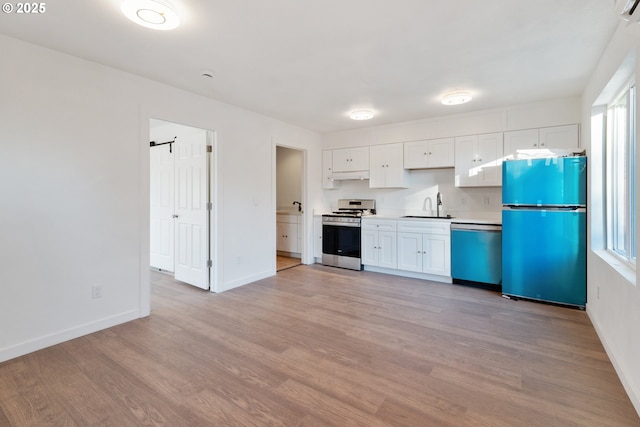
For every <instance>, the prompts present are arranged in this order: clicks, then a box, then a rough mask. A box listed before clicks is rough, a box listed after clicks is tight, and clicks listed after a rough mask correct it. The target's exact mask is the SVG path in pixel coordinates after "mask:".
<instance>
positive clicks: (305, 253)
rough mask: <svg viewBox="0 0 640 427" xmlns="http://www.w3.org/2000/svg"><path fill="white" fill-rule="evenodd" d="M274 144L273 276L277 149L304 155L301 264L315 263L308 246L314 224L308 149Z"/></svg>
mask: <svg viewBox="0 0 640 427" xmlns="http://www.w3.org/2000/svg"><path fill="white" fill-rule="evenodd" d="M271 142H272V144H271V145H272V147H271V224H272V225H271V227H272V229H273V232H272V233H271V235H272V236H273V244H272V246H273V248H272V251H273V254H274V257H273V261H272V263H273V267H272V269H273V274H275V273H276V270H277V268H276V257H275V254H276V253H277V243H276V236H277V231H276V211H277V208H278V200H277V196H276V191H277V177H276V173H277V167H276V166H277V162H276V155H277V147H283V148H289V149H291V150H296V151H300V152H301V153H302V172H301V177H300V180H301V189H302V194H301V200H300V201H301V202H302V215H301V217H302V247H301V248H300V262H302V264H313V261H309V259H308V258H309V255H310V254H311V255H313V249H312V248H311V249H309V248H308V245H309V242H311V241H312V239H310V238H309V232H310V230H311V225H312V224H313V222H312V221H311V220H310V218H311V211H310V210H309V203H308V202H309V197H308V181H307V170H308V169H307V168H308V158H309V151H308V150H307V149H306V148H301V147H299V146H296V145H294V144H288V143H286V142H283V141H279V140H276V139H275V138H272V139H271Z"/></svg>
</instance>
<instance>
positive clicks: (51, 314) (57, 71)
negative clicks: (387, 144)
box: [0, 36, 322, 361]
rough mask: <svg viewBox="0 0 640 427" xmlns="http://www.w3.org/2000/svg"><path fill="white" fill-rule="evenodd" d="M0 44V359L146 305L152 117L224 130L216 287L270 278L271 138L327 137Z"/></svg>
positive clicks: (315, 140) (312, 197)
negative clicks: (95, 292) (98, 291)
mask: <svg viewBox="0 0 640 427" xmlns="http://www.w3.org/2000/svg"><path fill="white" fill-rule="evenodd" d="M0 51H1V52H2V53H3V55H2V63H3V65H2V67H0V93H2V96H1V97H0V117H1V119H0V138H1V139H0V141H1V142H0V146H1V148H2V155H0V196H1V197H2V200H3V204H2V209H0V236H1V238H2V245H0V284H1V289H2V298H0V324H1V325H3V327H2V328H0V361H2V360H7V359H10V358H12V357H15V356H18V355H21V354H25V353H28V352H30V351H33V350H36V349H39V348H43V347H45V346H48V345H52V344H55V343H58V342H61V341H64V340H66V339H70V338H74V337H77V336H80V335H83V334H86V333H90V332H93V331H96V330H99V329H102V328H105V327H109V326H111V325H114V324H117V323H121V322H124V321H127V320H131V319H135V318H137V317H141V316H145V315H147V314H148V313H149V310H150V307H149V301H150V299H149V270H148V268H149V119H150V118H158V119H162V120H167V121H172V122H176V123H182V124H185V125H189V126H194V127H199V128H203V129H211V130H214V131H215V132H216V138H217V147H218V151H219V152H218V156H217V159H218V163H217V165H216V170H217V171H218V177H217V178H218V179H217V187H216V189H215V191H216V192H217V199H218V202H219V203H218V205H217V206H216V207H214V209H216V216H217V218H218V220H217V224H215V227H216V228H217V234H218V236H219V239H218V241H217V245H218V247H217V249H218V250H217V254H218V260H217V261H218V264H217V265H218V268H217V269H216V271H215V273H214V274H216V276H217V278H218V284H219V290H225V289H230V288H232V287H235V286H239V285H242V284H245V283H248V282H251V281H253V280H254V279H256V278H261V277H265V276H268V275H271V274H274V273H275V259H274V256H273V254H274V253H275V235H276V233H275V194H274V187H275V183H274V177H275V173H274V170H273V169H274V166H273V165H274V164H275V160H274V158H273V155H274V153H275V150H274V149H273V144H274V140H278V141H286V145H288V146H293V147H299V148H301V149H304V150H306V152H307V153H308V157H309V158H316V159H319V158H320V145H321V138H320V136H319V135H317V134H315V133H313V132H309V131H306V130H304V129H300V128H296V127H293V126H290V125H287V124H284V123H282V122H279V121H276V120H274V119H271V118H268V117H264V116H261V115H258V114H255V113H251V112H248V111H246V110H242V109H240V108H236V107H232V106H229V105H226V104H222V103H219V102H216V101H212V100H210V99H207V98H204V97H200V96H196V95H194V94H191V93H187V92H184V91H181V90H178V89H175V88H171V87H168V86H165V85H162V84H159V83H156V82H153V81H150V80H147V79H144V78H141V77H137V76H133V75H130V74H127V73H123V72H120V71H117V70H114V69H111V68H108V67H104V66H102V65H99V64H96V63H91V62H87V61H84V60H81V59H78V58H74V57H71V56H67V55H64V54H61V53H58V52H55V51H51V50H48V49H44V48H40V47H37V46H34V45H30V44H27V43H24V42H21V41H17V40H14V39H11V38H7V37H4V36H0ZM307 171H308V174H309V175H308V176H306V177H305V181H306V183H307V184H308V190H307V192H308V194H307V198H308V200H309V201H310V202H311V203H313V204H318V203H321V200H322V196H321V189H320V185H321V183H320V179H319V178H318V177H319V176H320V165H319V163H318V164H317V165H316V164H311V165H310V167H308V168H307ZM311 174H313V176H312V175H311ZM311 177H312V178H313V179H311ZM308 233H309V234H310V233H311V230H310V231H309V232H308ZM247 242H251V244H247ZM306 242H308V243H310V242H311V238H308V239H307V240H306ZM308 243H307V244H308ZM307 253H312V250H311V248H309V249H308V250H307ZM94 284H97V285H100V286H102V290H103V291H102V298H100V299H95V300H92V299H91V286H92V285H94Z"/></svg>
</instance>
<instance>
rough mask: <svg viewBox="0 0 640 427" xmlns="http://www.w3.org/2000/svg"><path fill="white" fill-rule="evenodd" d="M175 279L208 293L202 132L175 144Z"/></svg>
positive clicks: (181, 138)
mask: <svg viewBox="0 0 640 427" xmlns="http://www.w3.org/2000/svg"><path fill="white" fill-rule="evenodd" d="M175 145H176V168H175V170H176V176H177V183H176V201H177V203H176V215H177V219H176V228H175V230H176V233H175V234H176V237H175V238H176V240H177V244H176V269H175V278H176V279H177V280H180V281H182V282H186V283H189V284H191V285H194V286H197V287H199V288H202V289H209V268H208V265H207V261H208V259H209V256H208V255H209V245H208V239H207V236H208V233H209V220H208V219H209V211H208V210H207V206H206V205H207V201H208V198H207V196H208V179H209V177H208V174H207V170H208V169H207V168H208V157H207V136H206V131H204V130H202V131H198V132H195V133H192V134H188V135H185V136H182V137H180V138H178V140H176V144H175Z"/></svg>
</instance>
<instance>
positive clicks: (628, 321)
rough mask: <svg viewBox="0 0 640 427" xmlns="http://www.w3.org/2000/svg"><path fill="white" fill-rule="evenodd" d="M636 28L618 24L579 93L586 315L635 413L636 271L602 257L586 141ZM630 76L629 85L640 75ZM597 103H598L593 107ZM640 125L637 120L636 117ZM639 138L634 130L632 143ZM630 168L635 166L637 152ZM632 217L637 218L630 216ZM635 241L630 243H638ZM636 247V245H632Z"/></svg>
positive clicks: (639, 42)
mask: <svg viewBox="0 0 640 427" xmlns="http://www.w3.org/2000/svg"><path fill="white" fill-rule="evenodd" d="M639 48H640V25H637V24H636V25H632V26H629V27H626V26H625V25H624V24H622V25H621V26H620V27H619V28H618V30H617V32H616V33H615V35H614V37H613V39H612V41H611V43H610V44H609V46H608V47H607V49H606V51H605V53H604V55H603V57H602V58H601V60H600V63H599V64H598V66H597V68H596V70H595V71H594V73H593V75H592V77H591V80H590V82H589V83H588V85H587V87H586V88H585V91H584V93H583V99H582V116H583V117H582V126H583V135H584V139H583V141H585V142H586V143H587V144H588V146H589V151H588V155H589V159H590V160H589V161H590V168H589V170H590V179H591V181H590V185H589V188H590V194H589V208H590V218H591V220H590V221H589V235H590V237H591V239H590V245H589V251H588V258H587V265H588V275H587V299H588V303H587V313H588V314H589V317H590V318H591V321H592V322H593V324H594V326H595V328H596V331H597V332H598V335H599V336H600V339H601V341H602V343H603V345H604V347H605V349H606V351H607V354H608V355H609V358H610V359H611V361H612V363H613V365H614V367H615V368H616V371H617V372H618V375H619V377H620V379H621V380H622V383H623V384H624V386H625V389H626V390H627V393H628V394H629V396H630V398H631V400H632V402H633V404H634V405H635V408H636V410H637V411H638V413H640V286H639V285H638V283H637V278H636V271H635V270H634V269H625V268H624V267H623V266H622V265H620V263H618V262H616V261H615V259H613V258H612V257H611V256H607V254H606V253H605V252H604V251H603V247H604V243H603V239H602V236H603V233H602V224H603V218H604V216H603V213H602V209H601V208H602V206H603V192H602V188H603V187H602V173H601V172H600V170H602V162H603V156H602V153H601V150H600V147H597V143H596V141H595V139H594V141H593V144H592V141H591V137H590V133H591V131H590V128H591V126H590V125H591V114H592V106H593V105H594V103H595V102H596V100H597V99H598V97H599V96H600V94H601V92H602V91H603V89H605V87H606V86H607V83H608V82H609V81H610V80H611V79H612V77H614V75H615V74H616V71H617V70H618V69H619V67H620V66H621V64H622V63H623V61H624V60H625V58H628V57H629V55H630V54H631V55H632V56H633V54H634V53H635V57H636V58H638V57H640V56H639V55H640V51H639ZM637 66H638V64H637V62H636V70H635V80H636V82H640V73H639V72H638V69H637ZM599 102H600V100H599V101H598V103H599ZM636 121H637V122H638V123H640V117H638V116H637V117H636ZM639 138H640V134H638V130H637V129H636V140H638V139H639ZM637 155H638V156H639V157H637V158H636V164H640V151H638V153H637ZM636 191H637V192H636V199H638V198H640V185H638V182H636ZM636 217H637V212H636ZM638 240H639V239H638V236H636V242H638ZM636 244H637V243H636Z"/></svg>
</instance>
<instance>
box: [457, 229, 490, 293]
mask: <svg viewBox="0 0 640 427" xmlns="http://www.w3.org/2000/svg"><path fill="white" fill-rule="evenodd" d="M451 277H452V279H453V283H459V284H468V283H470V284H480V285H492V287H496V286H501V284H502V225H499V224H473V223H456V222H454V223H451Z"/></svg>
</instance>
